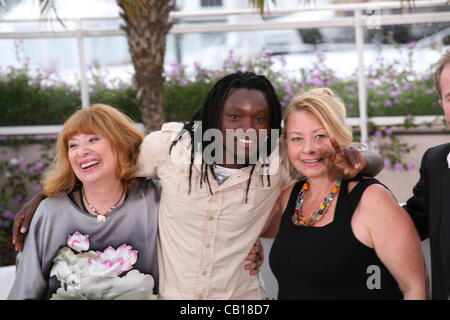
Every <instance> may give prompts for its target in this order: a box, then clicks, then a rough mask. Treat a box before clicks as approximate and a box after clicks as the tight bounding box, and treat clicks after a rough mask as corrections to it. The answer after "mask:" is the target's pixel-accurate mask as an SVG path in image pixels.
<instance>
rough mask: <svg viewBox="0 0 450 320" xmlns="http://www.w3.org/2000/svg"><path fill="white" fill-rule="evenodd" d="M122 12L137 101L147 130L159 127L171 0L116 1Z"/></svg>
mask: <svg viewBox="0 0 450 320" xmlns="http://www.w3.org/2000/svg"><path fill="white" fill-rule="evenodd" d="M117 3H118V5H119V6H120V7H121V8H122V10H123V12H121V13H120V15H121V17H122V18H123V20H124V22H125V24H124V25H122V29H123V30H124V31H125V32H126V34H127V40H128V47H129V50H130V55H131V59H132V62H133V66H134V70H135V83H136V88H137V101H138V105H139V109H140V111H141V114H142V122H143V124H144V127H145V129H146V131H155V130H159V129H160V128H161V125H162V124H163V123H164V121H165V112H164V78H163V76H162V73H163V70H164V56H165V52H166V37H167V34H168V32H169V30H170V28H171V27H172V24H171V23H170V22H169V13H170V11H171V10H172V5H171V4H170V0H143V1H130V0H128V1H127V0H117ZM130 3H131V4H130Z"/></svg>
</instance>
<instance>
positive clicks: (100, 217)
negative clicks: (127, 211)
mask: <svg viewBox="0 0 450 320" xmlns="http://www.w3.org/2000/svg"><path fill="white" fill-rule="evenodd" d="M81 194H82V196H83V199H84V201H86V204H87V205H88V207H89V209H91V211H92V212H93V213H94V214H95V215H97V222H101V223H103V222H105V221H106V215H107V214H109V213H111V212H112V211H113V210H115V209H116V208H117V205H118V204H119V202H120V200H122V197H123V195H124V194H125V189H124V190H123V192H122V194H121V195H120V198H119V200H117V202H116V203H114V204H113V205H112V207H111V208H109V209H108V210H107V211H106V212H105V213H104V214H101V213H100V212H98V210H97V209H96V208H95V207H94V206H93V205H92V204H90V203H89V201H88V199H87V198H86V193H84V192H83V188H81ZM83 199H82V200H83Z"/></svg>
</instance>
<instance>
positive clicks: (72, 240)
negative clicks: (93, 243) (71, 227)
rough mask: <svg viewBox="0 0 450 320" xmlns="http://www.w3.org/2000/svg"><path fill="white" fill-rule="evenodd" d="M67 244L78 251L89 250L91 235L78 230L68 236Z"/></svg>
mask: <svg viewBox="0 0 450 320" xmlns="http://www.w3.org/2000/svg"><path fill="white" fill-rule="evenodd" d="M67 245H68V246H69V247H70V248H72V249H73V250H75V251H77V252H81V251H87V250H89V246H90V243H89V236H88V235H86V236H85V235H82V234H81V233H79V232H78V231H77V232H75V233H74V234H73V235H71V236H68V237H67Z"/></svg>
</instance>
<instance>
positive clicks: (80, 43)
mask: <svg viewBox="0 0 450 320" xmlns="http://www.w3.org/2000/svg"><path fill="white" fill-rule="evenodd" d="M77 49H78V64H79V66H78V67H79V68H80V77H81V78H80V81H81V107H82V108H83V109H86V108H88V107H89V83H88V79H87V75H86V59H85V56H84V39H83V34H82V32H81V20H80V19H79V20H78V21H77Z"/></svg>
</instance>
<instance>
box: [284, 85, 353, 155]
mask: <svg viewBox="0 0 450 320" xmlns="http://www.w3.org/2000/svg"><path fill="white" fill-rule="evenodd" d="M302 110H306V111H309V112H311V113H312V114H313V115H315V116H316V117H317V119H318V120H319V121H320V123H321V124H322V125H323V127H324V129H325V130H326V131H327V132H328V134H329V135H330V136H331V137H334V138H335V139H336V141H337V143H338V144H339V145H340V146H342V147H345V146H348V145H349V144H350V143H351V142H352V139H353V137H352V132H351V131H350V130H349V129H348V128H347V127H346V125H345V118H346V115H347V112H346V109H345V105H344V104H343V103H342V102H341V100H340V99H339V98H338V97H337V96H335V95H334V93H333V92H332V91H331V90H330V89H328V88H317V89H311V90H309V91H307V92H305V93H303V94H301V95H298V96H296V97H294V98H293V99H292V100H291V102H290V103H289V105H288V107H287V108H286V111H285V114H284V118H283V120H284V128H283V137H284V139H285V140H286V135H287V132H286V130H287V126H288V123H289V117H290V115H291V114H292V113H293V112H296V111H302Z"/></svg>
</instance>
